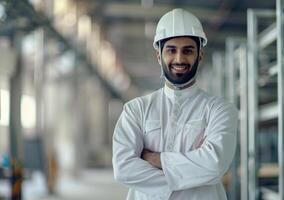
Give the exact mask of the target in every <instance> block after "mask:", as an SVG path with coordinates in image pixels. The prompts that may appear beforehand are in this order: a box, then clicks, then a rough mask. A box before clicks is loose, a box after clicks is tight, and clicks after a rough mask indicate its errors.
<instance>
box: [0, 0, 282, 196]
mask: <svg viewBox="0 0 284 200" xmlns="http://www.w3.org/2000/svg"><path fill="white" fill-rule="evenodd" d="M283 4H284V1H283V0H271V1H267V0H210V1H208V0H184V1H181V0H132V1H130V0H120V1H118V0H0V199H1V200H2V199H12V200H16V199H17V200H18V199H25V200H41V199H42V200H63V199H68V200H91V199H92V200H94V199H95V200H110V199H112V200H113V199H116V200H122V199H125V197H126V193H127V188H126V187H125V186H123V185H120V184H118V183H116V182H114V180H113V174H112V165H111V156H112V155H111V153H112V141H111V140H112V134H113V130H114V126H115V124H116V121H117V119H118V117H119V115H120V113H121V111H122V107H123V104H124V103H125V102H127V101H128V100H130V99H132V98H135V97H137V96H142V95H145V94H148V93H149V92H151V91H154V90H156V89H159V88H160V87H162V86H163V84H164V82H163V80H162V79H161V78H160V66H159V64H158V62H157V60H156V56H155V50H154V48H153V46H152V43H153V38H154V33H155V27H156V24H157V22H158V20H159V18H160V17H161V16H162V15H163V14H164V13H166V12H168V11H170V10H172V9H173V8H176V7H180V8H184V9H186V10H188V11H190V12H192V13H193V14H195V15H196V16H197V17H198V18H199V19H200V20H201V22H202V24H203V27H204V31H205V33H206V34H207V37H208V45H207V46H206V48H205V60H203V62H202V63H201V66H200V68H199V72H198V81H197V82H198V83H197V84H198V85H199V87H201V88H203V89H204V90H207V91H209V92H210V93H211V94H214V95H217V96H223V97H224V98H226V99H227V100H229V101H231V102H232V103H234V104H235V105H236V106H237V107H238V108H239V118H240V123H239V124H240V126H239V132H238V140H239V141H238V149H237V152H236V157H235V160H234V162H233V164H232V167H231V169H230V171H229V172H228V173H227V174H226V175H225V176H224V179H223V181H224V184H225V186H226V190H227V193H228V197H229V199H230V200H234V199H235V200H238V199H242V200H247V199H250V200H253V199H273V200H275V199H284V195H283V188H284V187H283V149H284V148H283V136H282V134H283V118H284V117H283V64H282V63H283V57H284V55H283V52H284V51H283V39H282V38H283V30H284V28H283V21H284V20H283V19H284V18H283ZM276 13H277V15H276Z"/></svg>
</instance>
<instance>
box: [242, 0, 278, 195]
mask: <svg viewBox="0 0 284 200" xmlns="http://www.w3.org/2000/svg"><path fill="white" fill-rule="evenodd" d="M276 7H277V8H276V9H277V11H276V14H275V11H268V10H252V9H249V10H248V16H247V17H248V68H247V70H248V71H247V73H248V93H247V94H248V113H249V115H248V133H249V134H248V136H249V138H248V141H249V143H248V166H249V168H248V169H249V171H248V174H249V177H248V189H249V190H248V194H249V199H250V200H256V199H260V191H261V192H262V193H263V196H262V198H263V199H284V191H283V178H284V177H283V175H284V173H283V150H284V149H283V144H284V139H283V113H284V111H283V110H284V109H283V56H284V51H283V47H284V46H283V36H284V35H283V23H284V19H283V0H277V6H276ZM275 17H276V24H275V23H272V24H271V25H270V26H268V28H266V29H265V30H263V31H262V32H261V33H259V31H258V28H259V27H258V23H259V18H266V19H267V18H272V19H273V18H275ZM275 41H276V44H277V51H276V52H277V62H276V65H273V64H272V65H271V66H270V68H269V74H268V76H270V77H272V76H275V75H277V88H278V92H277V93H278V94H277V97H278V98H277V102H271V103H269V104H265V105H261V106H260V105H259V99H258V98H259V80H260V79H259V77H260V76H259V68H260V67H261V66H260V61H259V58H260V53H262V52H263V50H264V48H267V47H268V46H269V45H271V44H272V43H273V42H275ZM277 119H278V171H279V174H278V177H279V178H278V180H279V185H278V190H279V191H278V192H275V191H274V192H272V191H271V190H269V189H266V188H263V189H261V190H260V188H259V184H258V178H259V169H260V167H259V166H260V163H259V158H258V145H259V141H258V138H257V136H258V128H259V124H262V123H265V122H266V121H268V120H275V121H277Z"/></svg>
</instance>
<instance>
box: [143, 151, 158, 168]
mask: <svg viewBox="0 0 284 200" xmlns="http://www.w3.org/2000/svg"><path fill="white" fill-rule="evenodd" d="M141 158H142V159H143V160H146V161H148V162H149V163H150V164H151V165H153V166H154V167H157V168H159V169H162V165H161V159H160V153H159V152H153V151H150V150H148V149H143V151H142V153H141Z"/></svg>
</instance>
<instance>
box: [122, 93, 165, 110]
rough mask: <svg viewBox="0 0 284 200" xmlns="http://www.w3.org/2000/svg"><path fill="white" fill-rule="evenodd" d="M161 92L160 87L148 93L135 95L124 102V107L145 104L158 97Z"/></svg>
mask: <svg viewBox="0 0 284 200" xmlns="http://www.w3.org/2000/svg"><path fill="white" fill-rule="evenodd" d="M161 92H162V88H160V89H158V90H155V91H153V92H151V93H149V94H146V95H144V96H140V97H136V98H134V99H131V100H129V101H128V102H126V103H125V104H124V107H140V106H144V105H147V104H149V103H151V102H153V101H157V99H158V97H159V96H160V94H161Z"/></svg>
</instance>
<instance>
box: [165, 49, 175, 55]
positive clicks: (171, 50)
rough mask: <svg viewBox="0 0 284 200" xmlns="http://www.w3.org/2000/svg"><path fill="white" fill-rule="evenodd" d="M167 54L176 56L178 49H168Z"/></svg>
mask: <svg viewBox="0 0 284 200" xmlns="http://www.w3.org/2000/svg"><path fill="white" fill-rule="evenodd" d="M167 52H168V53H169V54H175V53H176V49H174V48H168V49H167Z"/></svg>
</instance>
